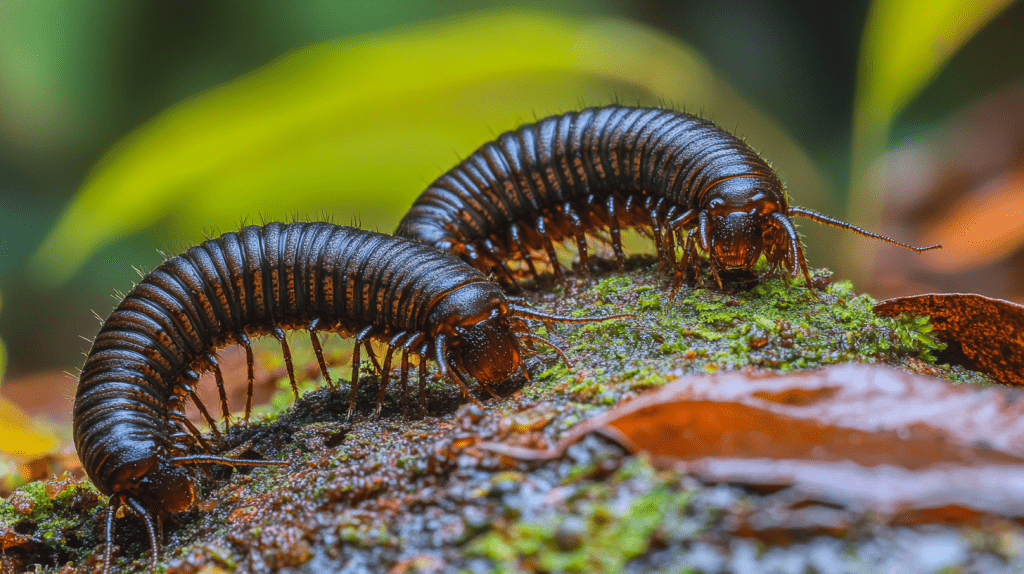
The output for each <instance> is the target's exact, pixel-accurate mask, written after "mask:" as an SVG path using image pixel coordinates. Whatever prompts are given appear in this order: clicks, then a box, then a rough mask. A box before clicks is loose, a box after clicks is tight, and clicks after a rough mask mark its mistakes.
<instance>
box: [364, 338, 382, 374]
mask: <svg viewBox="0 0 1024 574" xmlns="http://www.w3.org/2000/svg"><path fill="white" fill-rule="evenodd" d="M372 343H373V342H372V341H370V339H369V338H367V339H366V340H365V341H363V348H364V349H366V355H367V356H368V357H370V363H372V364H373V370H375V371H377V374H378V375H379V374H380V373H381V368H380V363H379V362H377V353H374V352H373V344H372Z"/></svg>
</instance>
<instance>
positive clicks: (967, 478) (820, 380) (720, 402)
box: [476, 364, 1024, 521]
mask: <svg viewBox="0 0 1024 574" xmlns="http://www.w3.org/2000/svg"><path fill="white" fill-rule="evenodd" d="M1016 393H1017V391H1015V390H1013V389H1006V388H989V389H977V388H974V387H966V386H965V387H957V386H952V385H950V384H949V383H947V382H945V381H942V380H939V379H935V378H932V377H926V376H922V375H916V374H911V373H907V372H904V371H901V370H898V369H893V368H890V367H884V366H872V365H862V364H848V365H841V366H836V367H831V368H828V369H821V370H817V371H808V372H802V373H793V374H781V375H780V374H753V375H750V374H746V373H741V372H722V373H716V374H712V375H695V376H691V377H685V378H681V379H678V380H676V381H675V382H672V383H670V384H668V385H665V386H664V387H662V388H660V389H658V390H655V391H652V392H650V393H646V394H644V395H641V396H640V397H638V398H636V399H634V400H632V401H629V402H627V403H623V404H620V405H618V406H616V407H615V408H613V409H611V410H609V411H608V412H606V413H604V414H602V415H600V416H598V417H596V418H594V419H592V420H590V421H587V422H585V423H583V424H581V425H578V426H577V427H576V428H574V429H573V430H572V431H571V432H570V433H569V434H568V435H566V436H565V438H563V440H562V441H561V442H559V444H558V445H557V446H556V447H554V448H552V449H549V450H533V449H527V448H522V447H510V446H508V445H504V444H499V443H480V444H478V445H476V448H480V449H482V450H488V451H491V452H496V453H499V454H503V455H507V456H511V457H513V458H519V459H526V460H544V459H551V458H557V457H560V456H562V455H563V454H564V453H565V450H566V449H567V448H568V447H569V446H571V445H572V444H574V443H576V442H577V441H579V440H580V439H581V438H583V436H584V435H586V434H588V433H599V434H601V435H604V436H606V437H609V438H611V439H612V440H614V441H616V442H618V443H619V444H620V445H622V446H623V447H624V448H625V449H627V450H628V451H630V452H632V453H641V452H642V453H647V454H648V455H649V456H650V457H651V460H652V462H653V463H654V464H655V465H657V466H660V467H663V468H668V467H673V468H681V469H684V470H686V471H688V472H692V473H694V474H696V475H698V476H700V477H701V478H703V479H705V480H708V481H711V482H729V483H739V484H748V485H754V486H776V487H778V486H783V487H791V489H790V490H791V491H792V492H791V493H790V496H791V497H795V498H794V500H807V501H816V502H824V503H826V504H833V505H840V506H841V507H843V508H847V509H850V510H854V511H856V512H865V511H869V510H870V511H875V512H879V513H883V514H887V515H890V516H891V517H892V518H893V520H899V519H901V516H902V517H903V518H906V517H908V516H911V515H912V516H913V520H915V521H919V520H928V519H931V520H946V519H949V517H950V516H959V515H976V514H978V513H994V514H1000V515H1009V516H1024V402H1020V401H1017V402H1014V400H1013V397H1014V396H1015V394H1016ZM951 509H957V511H958V512H952V511H951ZM960 509H966V512H961V511H960Z"/></svg>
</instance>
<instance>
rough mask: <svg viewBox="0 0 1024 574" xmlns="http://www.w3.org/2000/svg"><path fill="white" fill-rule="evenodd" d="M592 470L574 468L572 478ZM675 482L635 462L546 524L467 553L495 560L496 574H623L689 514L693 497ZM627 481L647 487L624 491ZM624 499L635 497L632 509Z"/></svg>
mask: <svg viewBox="0 0 1024 574" xmlns="http://www.w3.org/2000/svg"><path fill="white" fill-rule="evenodd" d="M591 470H592V469H591V468H590V466H581V467H579V468H578V469H577V468H574V469H572V471H570V473H569V477H572V478H573V479H576V478H578V477H580V476H583V475H586V474H587V473H588V472H590V471H591ZM637 479H640V480H637ZM674 480H675V478H674V477H673V476H672V475H670V474H665V475H659V474H657V473H656V472H655V471H654V469H652V468H651V467H650V465H649V464H648V463H647V462H646V461H645V460H643V459H637V460H634V461H632V462H630V463H629V464H627V465H626V467H624V468H623V469H622V470H620V471H619V472H618V473H616V475H615V476H614V477H613V478H612V480H611V481H609V482H607V483H601V482H594V483H591V484H589V485H587V486H585V487H583V488H582V489H581V490H580V491H579V493H578V494H577V495H575V496H573V497H571V498H570V499H568V500H566V501H564V503H563V505H560V506H564V507H560V508H558V509H556V510H555V512H553V513H552V514H551V515H549V516H547V517H545V518H544V519H543V520H537V521H530V522H520V523H517V524H511V525H507V527H505V528H501V529H496V530H494V531H491V532H488V533H486V534H484V535H483V536H481V537H479V538H477V539H476V540H474V541H472V542H471V543H470V544H469V545H468V546H467V548H466V552H467V554H469V555H474V556H481V557H485V558H488V559H490V560H491V561H492V562H493V563H494V570H493V571H494V572H501V573H504V572H510V573H511V572H521V571H522V568H521V564H522V563H523V562H524V561H528V562H529V563H530V564H531V565H532V566H533V570H534V571H541V572H596V573H612V572H622V571H623V570H624V569H625V567H626V564H627V563H628V562H629V561H630V560H632V559H634V558H636V557H638V556H640V555H642V554H644V553H645V552H647V550H648V549H649V547H650V545H651V542H652V541H653V540H654V538H655V537H656V533H657V532H658V530H659V529H660V528H662V527H663V525H664V524H665V523H666V519H668V518H670V517H673V516H682V515H683V514H684V513H685V512H686V509H687V506H688V504H689V501H690V499H691V497H692V493H690V492H689V491H682V492H680V491H679V489H678V487H677V486H676V485H675V484H674ZM626 481H635V482H639V483H641V484H643V487H641V489H640V490H639V491H638V492H629V491H628V489H625V488H622V487H624V486H625V485H624V484H623V483H625V482H626ZM625 493H628V494H625ZM622 496H628V497H629V499H628V501H627V503H626V504H623V501H622V499H621V497H622Z"/></svg>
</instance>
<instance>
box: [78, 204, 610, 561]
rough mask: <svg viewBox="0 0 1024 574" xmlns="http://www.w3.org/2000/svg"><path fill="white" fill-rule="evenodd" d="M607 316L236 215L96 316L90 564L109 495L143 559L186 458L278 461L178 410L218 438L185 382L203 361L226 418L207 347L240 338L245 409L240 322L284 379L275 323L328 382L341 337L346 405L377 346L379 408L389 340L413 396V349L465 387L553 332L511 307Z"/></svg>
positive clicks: (445, 260) (155, 540)
mask: <svg viewBox="0 0 1024 574" xmlns="http://www.w3.org/2000/svg"><path fill="white" fill-rule="evenodd" d="M607 318H609V317H602V318H589V317H587V318H570V317H560V316H553V315H548V314H545V313H541V312H538V311H535V310H532V309H530V308H528V307H525V306H523V305H521V304H519V303H518V302H517V301H516V300H513V299H507V298H506V297H505V296H504V295H503V294H502V293H501V291H500V290H499V289H498V287H497V286H496V285H495V284H493V283H491V282H489V281H487V279H486V278H485V277H484V276H483V275H482V274H481V273H480V272H479V271H477V270H475V269H473V268H472V267H470V266H468V265H466V264H465V263H463V262H462V261H460V260H459V259H458V258H456V257H453V256H451V255H447V254H443V253H439V252H438V251H436V250H435V249H433V248H431V247H428V246H425V245H422V244H420V243H417V242H414V241H409V240H407V239H402V238H396V237H391V236H388V235H383V234H379V233H372V232H368V231H362V230H359V229H354V228H351V227H341V226H337V225H331V224H327V223H298V222H297V223H290V224H282V223H271V224H268V225H266V226H262V227H260V226H251V227H246V228H244V229H242V230H241V231H238V232H233V233H226V234H224V235H222V236H220V237H218V238H216V239H211V240H209V241H206V242H204V243H202V244H201V245H199V246H196V247H192V248H190V249H188V250H187V251H186V252H185V253H183V254H182V255H178V256H176V257H171V258H170V259H167V260H166V261H164V262H163V263H162V264H161V265H160V266H159V267H157V268H156V269H155V270H154V271H152V272H151V273H149V274H148V275H146V277H144V278H143V279H142V281H141V282H140V283H139V284H138V285H136V286H135V288H134V289H132V291H131V292H130V293H129V294H128V295H127V296H126V297H125V298H124V300H123V301H122V302H121V303H120V304H119V305H118V307H117V308H116V309H115V310H114V312H113V313H112V314H111V315H110V317H109V318H108V319H107V320H106V322H105V323H104V324H103V327H102V328H101V329H100V332H99V334H98V335H97V336H96V339H95V340H94V342H93V346H92V349H91V350H90V352H89V356H88V358H87V359H86V362H85V365H84V367H83V368H82V374H81V379H80V381H79V384H78V392H77V395H76V398H75V410H74V437H75V446H76V448H77V450H78V456H79V458H80V459H81V461H82V465H83V466H84V468H85V470H86V472H87V473H88V475H89V478H90V479H92V481H93V483H94V484H95V485H96V487H97V488H98V489H99V490H100V491H101V492H103V493H104V494H106V495H109V496H110V507H109V508H108V513H107V522H106V536H107V550H106V555H105V559H104V572H108V571H109V570H110V560H111V548H112V539H111V537H112V535H113V518H114V515H115V512H116V510H117V509H118V508H119V507H120V506H121V505H125V506H127V507H129V508H131V509H132V510H134V511H135V512H136V513H138V514H139V515H140V516H141V517H142V518H143V519H144V521H145V523H146V528H147V530H148V533H149V537H150V541H151V543H152V546H153V558H152V565H153V567H155V565H156V560H157V556H158V552H159V544H160V538H161V534H160V531H161V525H162V521H163V517H164V516H166V515H168V514H171V513H175V512H181V511H184V510H186V509H188V508H189V507H190V506H191V505H192V503H193V502H194V501H195V499H196V493H197V483H198V474H197V472H198V470H199V468H201V467H203V466H204V465H210V464H226V465H267V464H284V463H283V462H268V461H261V460H239V459H232V458H227V457H222V456H214V455H213V454H212V451H211V449H210V445H209V443H208V441H207V440H206V439H204V438H203V436H202V435H201V434H200V433H199V432H198V430H197V429H196V428H195V427H194V426H193V425H192V424H191V423H190V422H189V421H188V419H187V418H186V417H185V416H184V406H185V403H186V401H188V400H189V399H191V400H193V401H194V402H195V403H196V406H197V407H198V408H199V410H200V411H201V412H202V414H203V415H204V417H205V418H206V420H207V421H208V422H209V423H210V426H211V428H212V431H213V433H214V439H216V438H218V436H219V432H218V431H217V427H216V426H215V424H214V421H213V419H212V417H211V416H210V415H209V412H208V410H207V409H206V407H205V406H204V405H203V404H202V403H201V402H200V401H199V399H198V397H197V396H196V394H195V392H194V388H193V385H194V384H195V382H196V381H197V380H198V378H199V375H198V371H202V370H212V371H214V373H215V375H216V377H215V378H216V380H217V383H218V386H219V387H220V391H221V408H222V411H223V414H224V415H225V416H227V413H228V408H227V402H226V398H225V394H224V389H223V382H222V381H223V380H222V377H221V374H220V370H219V367H218V365H217V361H216V357H215V355H214V354H213V351H214V350H215V349H217V348H219V347H223V346H225V345H228V344H240V345H243V346H244V347H245V349H246V351H247V354H248V360H249V400H248V401H247V405H246V419H248V416H249V410H250V408H251V399H252V384H253V381H252V377H253V375H252V365H253V362H252V347H251V345H250V342H249V336H252V335H272V336H274V337H276V338H277V339H278V340H279V341H280V342H281V345H282V348H283V351H284V356H285V362H286V364H287V366H288V373H289V376H290V377H291V379H292V388H293V390H294V389H295V381H294V375H293V371H292V366H291V355H290V352H289V350H288V346H287V342H286V339H285V335H284V331H283V329H307V330H308V331H309V333H310V339H311V341H312V344H313V348H314V351H315V352H316V356H317V359H318V362H319V364H320V370H321V372H322V374H323V375H324V377H325V379H326V380H327V382H328V384H330V385H331V386H332V388H333V383H332V382H331V379H330V377H329V376H328V372H327V367H326V365H325V363H324V359H323V353H322V350H321V347H320V341H319V338H318V336H317V334H318V333H319V332H322V331H325V332H336V333H340V334H343V335H353V336H355V350H354V352H353V357H352V364H353V368H352V388H351V391H350V394H349V409H350V410H349V413H350V414H351V412H352V406H353V401H354V398H355V394H356V390H357V385H358V372H359V348H360V345H365V347H366V350H367V352H368V353H369V354H370V355H371V358H374V361H376V358H375V357H373V354H372V350H371V347H370V344H369V343H370V340H371V339H375V340H379V341H384V342H386V344H387V354H386V357H385V359H384V363H383V364H384V367H383V368H382V369H380V371H381V376H382V382H381V389H380V392H379V394H378V408H379V404H380V398H379V397H381V396H382V395H383V392H384V389H385V388H386V385H387V378H388V374H389V371H390V370H391V361H392V355H393V353H394V352H395V351H396V350H400V351H401V379H402V386H403V389H404V388H405V385H406V383H407V381H408V372H409V356H410V355H413V356H416V355H419V356H420V358H421V360H420V361H419V365H420V366H419V380H420V385H421V386H420V392H421V400H422V393H423V382H424V379H425V376H426V359H427V358H430V359H433V360H436V361H437V363H438V365H439V368H440V371H441V373H442V374H443V375H444V376H445V377H446V378H448V379H449V380H452V381H454V382H455V383H456V384H458V385H459V387H461V389H462V391H463V392H464V393H465V394H466V395H467V396H469V391H468V389H467V384H468V383H467V378H466V375H469V376H472V377H474V378H475V379H476V380H477V381H478V383H480V385H481V386H482V387H484V388H485V389H486V388H488V385H495V384H500V383H502V382H504V381H506V380H508V379H509V378H511V377H514V376H515V375H516V374H517V373H519V372H523V373H525V369H524V367H523V364H522V361H521V357H522V353H523V349H522V347H521V345H520V341H521V340H530V341H537V342H540V343H544V344H548V345H551V343H549V342H548V341H547V340H546V339H543V338H542V337H539V336H537V335H535V334H533V333H531V332H529V330H528V327H527V325H526V322H525V320H527V319H532V320H542V321H554V322H577V323H583V322H588V321H596V320H602V319H607ZM551 346H552V347H555V346H554V345H551ZM555 349H556V350H558V352H559V354H561V351H560V350H559V349H558V348H557V347H555ZM295 393H296V395H297V394H298V391H297V390H295ZM403 396H404V395H403ZM470 398H472V397H470ZM473 400H475V399H473ZM403 404H404V400H403ZM154 519H155V520H154Z"/></svg>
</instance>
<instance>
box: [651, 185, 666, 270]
mask: <svg viewBox="0 0 1024 574" xmlns="http://www.w3.org/2000/svg"><path fill="white" fill-rule="evenodd" d="M650 203H651V202H648V205H647V208H648V209H647V213H648V214H649V217H650V220H651V235H653V236H654V250H655V251H657V252H658V267H659V268H660V269H662V270H664V269H666V268H669V269H671V268H670V267H668V254H667V253H666V251H668V250H667V249H666V248H665V245H664V241H663V237H662V229H661V221H660V218H659V217H658V210H659V209H660V208H661V202H660V201H659V202H658V203H657V204H656V205H655V207H653V208H652V207H650Z"/></svg>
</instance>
